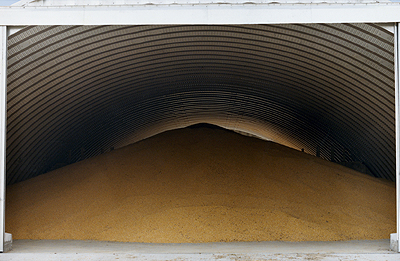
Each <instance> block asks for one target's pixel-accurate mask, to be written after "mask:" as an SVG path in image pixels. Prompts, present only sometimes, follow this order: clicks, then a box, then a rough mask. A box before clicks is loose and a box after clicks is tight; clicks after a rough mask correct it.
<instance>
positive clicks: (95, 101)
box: [7, 24, 395, 184]
mask: <svg viewBox="0 0 400 261" xmlns="http://www.w3.org/2000/svg"><path fill="white" fill-rule="evenodd" d="M8 65H9V69H8V132H7V134H8V145H7V175H8V176H7V182H8V184H11V183H15V182H18V181H21V180H24V179H27V178H30V177H34V176H36V175H39V174H41V173H44V172H46V171H48V170H51V169H53V168H55V167H57V166H61V165H65V164H69V163H72V162H75V161H78V160H80V159H82V158H87V157H91V156H94V155H97V154H99V153H102V152H105V151H109V150H110V149H111V148H118V147H121V146H124V145H127V144H129V143H132V142H136V141H139V140H141V139H143V138H146V137H149V136H152V135H154V134H157V133H160V132H162V131H165V130H169V129H175V128H181V127H185V126H188V125H191V124H195V123H199V122H209V123H213V124H218V125H220V126H224V127H226V128H230V129H235V130H240V131H247V132H249V133H252V134H254V135H258V136H262V137H264V138H270V139H273V140H275V141H278V142H281V143H283V144H286V145H288V146H292V147H294V148H297V149H301V148H304V149H305V151H306V152H308V153H312V154H315V153H316V150H317V147H318V148H319V149H320V151H321V156H322V157H324V158H326V159H329V160H330V159H331V158H332V150H333V151H334V153H333V160H335V161H361V162H363V163H364V164H365V165H367V166H368V168H369V169H370V170H371V172H372V173H373V175H375V176H377V177H383V178H387V179H391V180H393V179H394V169H395V147H394V145H395V143H394V76H393V74H394V73H393V34H392V33H390V32H388V31H386V30H384V29H382V28H380V27H379V26H375V25H371V24H315V25H311V24H310V25H243V26H236V25H235V26H212V25H199V26H189V25H182V26H32V27H27V28H25V29H23V30H21V31H19V32H18V33H16V34H14V35H12V36H11V37H10V38H9V57H8Z"/></svg>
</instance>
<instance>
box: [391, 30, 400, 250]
mask: <svg viewBox="0 0 400 261" xmlns="http://www.w3.org/2000/svg"><path fill="white" fill-rule="evenodd" d="M399 44H400V34H399V23H395V26H394V78H395V80H394V81H395V121H396V175H395V176H396V215H397V216H396V221H397V232H396V234H395V235H393V237H394V238H392V237H391V239H390V240H391V245H393V246H391V248H392V250H393V251H396V252H400V251H399V237H400V93H399V91H400V90H399V88H400V78H399V77H400V74H399V73H400V72H399V66H400V65H399V62H400V61H399ZM393 240H395V242H394V243H392V241H393Z"/></svg>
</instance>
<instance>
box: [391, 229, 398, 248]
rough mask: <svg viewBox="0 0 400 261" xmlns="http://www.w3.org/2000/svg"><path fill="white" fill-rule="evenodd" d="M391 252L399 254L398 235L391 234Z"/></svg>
mask: <svg viewBox="0 0 400 261" xmlns="http://www.w3.org/2000/svg"><path fill="white" fill-rule="evenodd" d="M390 250H392V251H395V252H399V242H398V241H397V233H393V234H390Z"/></svg>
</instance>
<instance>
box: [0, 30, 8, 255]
mask: <svg viewBox="0 0 400 261" xmlns="http://www.w3.org/2000/svg"><path fill="white" fill-rule="evenodd" d="M6 96H7V26H0V252H4V250H5V248H4V242H5V205H6V203H5V192H6V169H5V166H6V122H7V114H6V110H7V99H6Z"/></svg>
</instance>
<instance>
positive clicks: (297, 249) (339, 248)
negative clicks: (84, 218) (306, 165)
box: [0, 240, 400, 261]
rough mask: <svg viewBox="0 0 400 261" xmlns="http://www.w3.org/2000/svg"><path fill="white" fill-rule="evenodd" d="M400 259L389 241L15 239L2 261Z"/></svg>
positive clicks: (3, 255) (389, 260)
mask: <svg viewBox="0 0 400 261" xmlns="http://www.w3.org/2000/svg"><path fill="white" fill-rule="evenodd" d="M133 259H134V260H221V261H224V260H288V259H290V260H327V261H328V260H329V261H330V260H343V261H344V260H371V261H372V260H388V261H391V260H396V261H398V260H400V254H397V253H394V252H392V251H390V250H389V240H368V241H340V242H235V243H204V244H144V243H121V242H101V241H78V240H15V241H14V242H13V250H12V251H10V252H8V253H3V254H0V260H2V261H3V260H4V261H8V260H18V261H19V260H34V261H36V260H37V261H39V260H40V261H42V260H61V261H64V260H65V261H66V260H68V261H69V260H77V261H78V260H133Z"/></svg>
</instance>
